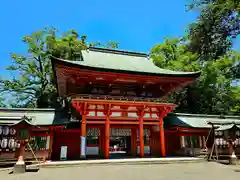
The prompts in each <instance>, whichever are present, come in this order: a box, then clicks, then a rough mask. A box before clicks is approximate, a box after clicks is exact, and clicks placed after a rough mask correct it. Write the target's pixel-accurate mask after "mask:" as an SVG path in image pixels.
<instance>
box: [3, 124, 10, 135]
mask: <svg viewBox="0 0 240 180" xmlns="http://www.w3.org/2000/svg"><path fill="white" fill-rule="evenodd" d="M2 133H3V135H5V136H7V135H8V134H9V127H8V126H5V127H4V128H3V132H2Z"/></svg>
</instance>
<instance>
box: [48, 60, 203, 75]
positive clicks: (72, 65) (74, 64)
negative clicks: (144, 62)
mask: <svg viewBox="0 0 240 180" xmlns="http://www.w3.org/2000/svg"><path fill="white" fill-rule="evenodd" d="M51 60H52V66H53V69H54V70H55V69H56V67H55V65H56V64H57V63H58V64H61V65H64V66H68V67H74V68H79V69H88V70H93V71H99V72H106V71H108V72H115V73H122V74H135V75H146V76H162V77H175V78H193V79H196V78H198V77H199V76H200V75H201V71H198V72H190V73H183V74H164V73H149V72H137V71H127V70H119V69H107V68H100V67H91V66H86V65H82V64H77V63H74V61H73V62H70V60H64V59H61V58H56V57H51ZM54 77H55V79H56V71H54Z"/></svg>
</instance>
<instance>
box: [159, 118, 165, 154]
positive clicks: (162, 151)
mask: <svg viewBox="0 0 240 180" xmlns="http://www.w3.org/2000/svg"><path fill="white" fill-rule="evenodd" d="M159 126H160V128H159V130H160V131H159V133H160V148H161V149H160V150H161V155H162V156H163V157H165V156H166V149H165V136H164V127H163V119H162V118H161V117H160V118H159Z"/></svg>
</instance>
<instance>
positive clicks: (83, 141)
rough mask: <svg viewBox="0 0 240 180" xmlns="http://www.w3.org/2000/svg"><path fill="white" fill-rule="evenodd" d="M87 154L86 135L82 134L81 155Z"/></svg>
mask: <svg viewBox="0 0 240 180" xmlns="http://www.w3.org/2000/svg"><path fill="white" fill-rule="evenodd" d="M85 156H86V136H81V157H85Z"/></svg>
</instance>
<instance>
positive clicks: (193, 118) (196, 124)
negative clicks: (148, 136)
mask: <svg viewBox="0 0 240 180" xmlns="http://www.w3.org/2000/svg"><path fill="white" fill-rule="evenodd" d="M210 122H211V123H216V122H217V123H232V122H235V123H237V124H240V117H239V116H226V117H224V118H221V117H220V116H217V115H199V114H181V113H177V114H169V115H168V116H167V117H165V118H164V125H165V126H166V127H169V126H180V127H192V128H211V127H212V126H211V125H210V124H209V123H210Z"/></svg>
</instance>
